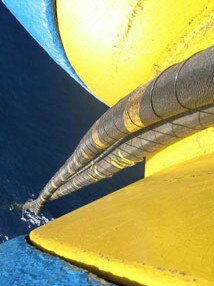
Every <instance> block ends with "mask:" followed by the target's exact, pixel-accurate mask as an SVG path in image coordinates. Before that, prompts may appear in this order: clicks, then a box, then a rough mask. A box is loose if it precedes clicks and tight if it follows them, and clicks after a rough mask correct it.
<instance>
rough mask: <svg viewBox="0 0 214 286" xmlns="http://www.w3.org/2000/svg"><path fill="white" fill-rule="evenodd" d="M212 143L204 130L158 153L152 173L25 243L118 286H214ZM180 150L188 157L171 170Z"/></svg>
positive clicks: (210, 134)
mask: <svg viewBox="0 0 214 286" xmlns="http://www.w3.org/2000/svg"><path fill="white" fill-rule="evenodd" d="M206 136H207V137H206ZM208 138H209V139H210V141H208V140H207V139H208ZM209 142H211V143H210V144H209ZM213 142H214V129H213V128H210V129H208V130H206V131H202V132H200V133H198V134H195V135H193V136H190V137H189V138H186V139H183V140H181V141H180V142H177V143H176V144H174V145H172V146H170V147H168V148H166V149H165V150H162V151H161V153H160V155H159V156H161V157H158V154H156V155H155V156H154V157H153V158H152V159H150V160H151V163H149V164H150V166H152V165H155V163H157V164H156V166H157V170H159V171H158V172H153V171H152V168H151V171H150V176H149V177H147V178H146V179H144V180H141V181H139V182H136V183H134V184H132V185H130V186H128V187H126V188H124V189H122V190H120V191H117V192H115V193H113V194H110V195H108V196H106V197H104V198H102V199H100V200H98V201H96V202H93V203H91V204H89V205H87V206H85V207H82V208H80V209H78V210H76V211H74V212H71V213H69V214H67V215H65V216H63V217H61V218H59V219H57V220H55V221H53V222H50V223H48V224H47V225H45V226H42V227H40V228H38V229H36V230H33V231H32V232H31V233H30V239H31V241H32V243H33V244H35V245H37V246H38V247H39V248H42V249H45V250H46V251H49V252H51V253H54V254H56V255H58V256H61V257H63V258H65V259H67V260H70V261H71V262H72V263H73V264H77V265H80V266H83V267H85V268H88V269H90V270H92V271H93V272H95V273H98V274H99V275H102V277H105V278H107V279H110V280H112V281H114V282H116V283H117V282H119V283H122V284H124V285H132V284H133V285H138V284H140V285H147V286H172V285H173V286H183V285H191V286H192V285H195V286H196V285H197V286H199V285H200V286H208V285H209V286H211V285H214V243H213V238H214V195H213V188H214V187H213V186H214V172H213V170H214V149H213ZM184 146H189V147H188V148H189V154H191V153H192V154H193V155H189V156H181V157H182V162H181V161H174V165H172V161H171V157H172V154H173V155H176V156H177V157H178V156H179V155H180V154H182V150H183V147H184ZM185 148H187V147H185ZM172 150H173V151H172ZM192 150H194V152H191V151H192ZM199 150H200V151H199ZM211 150H212V152H211ZM184 153H185V154H187V149H184ZM202 155H203V156H202ZM156 158H157V159H156ZM160 158H164V160H165V161H166V162H170V164H169V166H170V165H171V167H168V166H167V165H166V166H165V167H167V168H165V169H164V167H163V165H161V164H160V165H158V164H159V163H160V162H161V160H160ZM152 160H153V162H152ZM155 160H156V161H155Z"/></svg>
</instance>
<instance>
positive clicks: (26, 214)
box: [21, 200, 54, 228]
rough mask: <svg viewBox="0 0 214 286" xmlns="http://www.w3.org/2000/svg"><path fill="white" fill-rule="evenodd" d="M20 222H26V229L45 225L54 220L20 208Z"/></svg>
mask: <svg viewBox="0 0 214 286" xmlns="http://www.w3.org/2000/svg"><path fill="white" fill-rule="evenodd" d="M30 201H32V200H30ZM21 220H22V221H25V222H27V224H28V228H34V227H35V226H41V225H43V224H46V223H47V222H49V221H52V220H54V218H47V217H46V216H45V215H44V214H43V213H39V214H36V213H34V212H32V211H30V210H28V209H26V208H22V216H21Z"/></svg>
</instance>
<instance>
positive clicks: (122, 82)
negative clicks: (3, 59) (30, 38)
mask: <svg viewBox="0 0 214 286" xmlns="http://www.w3.org/2000/svg"><path fill="white" fill-rule="evenodd" d="M56 8H57V20H58V26H59V32H60V36H61V39H62V42H63V46H64V48H65V51H66V54H67V56H68V59H69V61H70V63H71V64H72V66H73V67H74V69H75V71H76V72H77V74H78V75H79V76H80V78H81V79H82V80H83V81H84V82H85V84H86V85H87V86H88V87H89V89H91V91H92V92H93V93H94V94H95V95H97V96H98V97H99V98H100V99H101V100H103V101H104V102H105V103H106V104H108V105H109V106H112V105H114V104H115V103H116V102H117V101H118V100H119V99H121V98H122V97H124V96H125V95H126V94H128V93H130V92H131V91H133V90H134V89H135V88H136V87H137V86H139V85H141V84H144V83H146V82H148V80H150V79H152V78H153V77H154V76H155V75H157V74H158V73H159V72H160V71H162V70H164V69H165V68H167V67H168V66H170V65H172V64H174V63H177V62H179V61H182V60H184V59H186V58H188V57H190V56H191V55H192V54H194V53H196V52H197V51H200V50H203V49H205V48H207V47H209V46H211V45H213V43H214V33H213V30H214V29H213V27H214V16H213V15H214V13H213V12H214V1H209V0H197V1H192V0H177V1H170V0H158V1H157V0H141V1H140V0H117V1H114V0H105V1H96V0H78V1H76V0H57V1H56Z"/></svg>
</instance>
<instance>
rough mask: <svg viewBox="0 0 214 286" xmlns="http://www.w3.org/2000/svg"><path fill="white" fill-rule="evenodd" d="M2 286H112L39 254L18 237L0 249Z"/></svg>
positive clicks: (58, 260) (47, 255)
mask: <svg viewBox="0 0 214 286" xmlns="http://www.w3.org/2000/svg"><path fill="white" fill-rule="evenodd" d="M0 281H1V282H0V284H1V285H2V286H11V285H13V286H20V285H22V286H29V285H31V286H42V285H51V286H68V285H72V286H82V285H86V286H100V285H105V286H107V285H109V286H110V285H112V286H113V284H111V283H108V282H106V281H104V280H103V279H99V278H98V277H96V276H95V275H92V274H91V273H89V272H87V271H86V270H83V269H81V268H77V267H75V266H73V265H71V264H70V263H68V262H65V261H63V260H61V259H59V258H57V257H54V256H53V255H49V254H47V253H42V252H41V251H39V250H38V249H36V248H34V247H32V246H31V245H29V244H28V243H27V241H26V240H25V239H24V237H22V236H20V237H17V238H14V239H12V240H9V241H8V242H5V243H3V244H1V245H0Z"/></svg>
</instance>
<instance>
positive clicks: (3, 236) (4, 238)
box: [0, 234, 9, 243]
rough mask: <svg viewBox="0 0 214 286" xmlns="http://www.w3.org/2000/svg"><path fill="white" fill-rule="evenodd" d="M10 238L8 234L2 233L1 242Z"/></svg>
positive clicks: (0, 235)
mask: <svg viewBox="0 0 214 286" xmlns="http://www.w3.org/2000/svg"><path fill="white" fill-rule="evenodd" d="M8 239H9V237H8V236H7V235H4V234H0V243H2V242H5V241H7V240H8Z"/></svg>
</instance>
